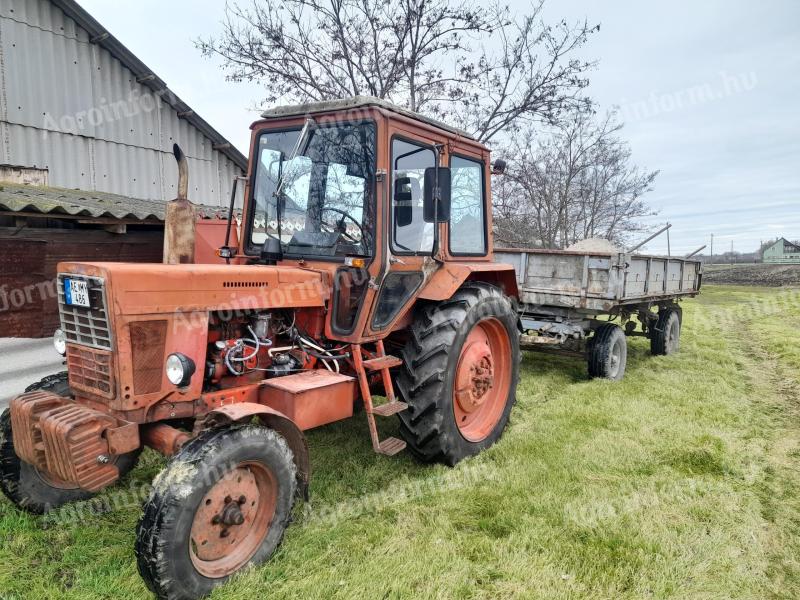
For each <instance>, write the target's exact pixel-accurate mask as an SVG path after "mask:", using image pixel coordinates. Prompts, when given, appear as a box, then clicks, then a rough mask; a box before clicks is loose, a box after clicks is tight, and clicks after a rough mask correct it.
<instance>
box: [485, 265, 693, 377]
mask: <svg viewBox="0 0 800 600" xmlns="http://www.w3.org/2000/svg"><path fill="white" fill-rule="evenodd" d="M495 260H496V261H497V262H502V263H507V264H510V265H512V266H513V267H514V271H515V273H516V277H517V285H518V288H519V305H518V310H519V314H520V323H521V328H522V330H523V333H522V336H521V347H522V348H523V349H525V350H533V351H540V352H550V353H554V354H562V355H567V356H576V357H580V358H584V359H585V360H586V361H587V364H588V368H589V374H590V375H591V376H592V377H603V378H607V379H612V380H618V379H622V377H623V375H624V374H625V365H626V362H627V343H626V339H625V338H626V336H643V337H646V338H648V339H650V350H651V353H652V354H655V355H666V354H671V353H673V352H675V351H677V349H678V345H679V341H680V333H681V325H682V321H683V315H682V311H681V308H680V306H679V302H680V300H682V299H684V298H690V297H694V296H696V295H697V294H698V293H699V291H700V284H701V280H702V273H703V269H702V263H701V262H700V261H698V260H692V259H690V258H678V257H671V256H655V255H642V254H632V253H629V252H624V251H620V252H602V251H601V252H596V251H592V252H584V251H580V250H540V249H536V250H532V249H503V250H495Z"/></svg>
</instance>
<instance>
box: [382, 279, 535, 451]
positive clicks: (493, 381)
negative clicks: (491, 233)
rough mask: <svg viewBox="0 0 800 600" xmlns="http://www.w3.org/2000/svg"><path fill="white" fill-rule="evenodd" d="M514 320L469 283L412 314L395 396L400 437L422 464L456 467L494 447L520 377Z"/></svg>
mask: <svg viewBox="0 0 800 600" xmlns="http://www.w3.org/2000/svg"><path fill="white" fill-rule="evenodd" d="M516 324H517V314H516V312H515V311H514V308H513V306H512V304H511V301H510V300H509V298H508V297H507V296H505V295H504V294H503V293H502V292H501V291H500V290H499V289H498V288H496V287H494V286H492V285H489V284H486V283H479V282H473V283H468V284H466V285H464V286H463V287H461V289H459V290H458V291H457V292H456V293H455V295H454V296H453V297H452V298H451V299H450V300H446V301H444V302H441V303H439V304H436V305H429V306H426V307H425V308H424V309H423V310H421V311H419V313H418V315H417V318H416V320H415V322H414V324H413V326H412V327H411V331H410V333H411V335H410V339H409V341H408V343H407V344H406V347H405V348H404V350H403V366H402V367H401V372H400V374H399V376H398V378H397V388H398V390H399V392H400V395H401V397H402V398H403V399H404V400H405V401H406V402H407V403H408V410H406V411H404V412H402V413H400V414H399V415H398V416H399V418H400V433H401V435H402V436H403V438H404V439H405V440H406V442H407V443H408V447H409V449H410V450H411V452H412V454H413V455H414V456H415V457H416V458H418V459H420V460H422V461H424V462H434V461H439V462H444V463H446V464H449V465H455V464H456V463H457V462H459V461H460V460H462V459H463V458H466V457H468V456H471V455H473V454H477V453H478V452H480V451H481V450H483V449H484V448H487V447H489V446H491V445H492V444H493V443H494V442H496V441H497V440H498V439H499V437H500V435H501V434H502V433H503V430H504V429H505V427H506V424H507V423H508V418H509V413H510V412H511V407H512V406H513V404H514V402H515V399H516V389H517V380H518V377H519V359H520V352H519V334H518V332H517V327H516Z"/></svg>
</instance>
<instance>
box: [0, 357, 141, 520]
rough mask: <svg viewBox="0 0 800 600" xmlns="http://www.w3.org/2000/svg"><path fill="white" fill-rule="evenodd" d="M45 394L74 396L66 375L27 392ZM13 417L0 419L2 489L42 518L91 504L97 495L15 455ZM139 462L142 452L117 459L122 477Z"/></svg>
mask: <svg viewBox="0 0 800 600" xmlns="http://www.w3.org/2000/svg"><path fill="white" fill-rule="evenodd" d="M35 390H45V391H48V392H52V393H54V394H58V395H59V396H65V397H69V396H72V391H71V390H70V388H69V383H68V381H67V373H66V371H65V372H63V373H56V374H55V375H48V376H47V377H45V378H44V379H42V380H41V381H38V382H36V383H33V384H31V385H29V386H28V387H27V388H26V389H25V391H26V392H33V391H35ZM12 435H13V434H12V430H11V413H10V412H9V411H8V410H5V411H4V412H3V414H2V415H0V489H2V491H3V493H4V494H5V495H6V497H7V498H8V499H9V500H11V501H12V502H13V503H14V504H15V505H17V506H18V507H19V508H21V509H23V510H26V511H28V512H31V513H34V514H37V515H41V514H44V513H46V512H48V511H51V510H53V509H55V508H58V507H59V506H62V505H64V504H67V503H69V502H79V501H81V500H88V499H89V498H91V497H92V496H94V495H95V494H94V493H93V492H87V491H85V490H82V489H80V488H79V487H77V486H75V485H73V484H69V483H67V482H64V481H61V480H57V479H55V478H53V477H51V476H49V475H47V474H46V473H42V472H40V471H38V470H37V469H36V467H34V466H32V465H30V464H28V463H26V462H25V461H23V460H20V458H19V457H18V456H17V454H16V452H14V440H13V437H12ZM138 459H139V451H138V450H136V451H134V452H130V453H128V454H124V455H122V456H119V457H117V458H116V465H117V468H118V469H119V472H120V477H121V476H123V475H125V474H126V473H128V472H129V471H130V470H131V469H133V467H135V466H136V462H137V460H138Z"/></svg>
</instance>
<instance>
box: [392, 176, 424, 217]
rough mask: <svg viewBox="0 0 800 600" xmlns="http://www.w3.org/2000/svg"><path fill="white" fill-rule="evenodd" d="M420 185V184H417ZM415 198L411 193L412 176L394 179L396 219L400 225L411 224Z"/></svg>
mask: <svg viewBox="0 0 800 600" xmlns="http://www.w3.org/2000/svg"><path fill="white" fill-rule="evenodd" d="M417 187H419V186H417ZM413 200H414V197H413V194H412V193H411V178H410V177H398V178H397V179H395V180H394V220H395V223H396V224H397V226H398V227H406V226H408V225H411V222H412V221H413V220H414V213H413V210H412V207H411V204H412V202H413Z"/></svg>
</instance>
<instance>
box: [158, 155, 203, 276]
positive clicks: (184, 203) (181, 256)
mask: <svg viewBox="0 0 800 600" xmlns="http://www.w3.org/2000/svg"><path fill="white" fill-rule="evenodd" d="M172 153H173V154H174V155H175V160H177V161H178V197H177V198H175V199H174V200H170V201H169V202H167V212H166V217H165V219H164V264H165V265H180V264H187V263H189V264H190V263H193V262H194V239H195V223H196V220H197V211H196V210H195V206H194V204H192V203H191V202H189V199H188V198H187V195H188V192H189V164H188V161H187V160H186V156H185V155H184V154H183V151H182V150H181V149H180V147H179V146H178V144H174V145H173V146H172Z"/></svg>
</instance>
